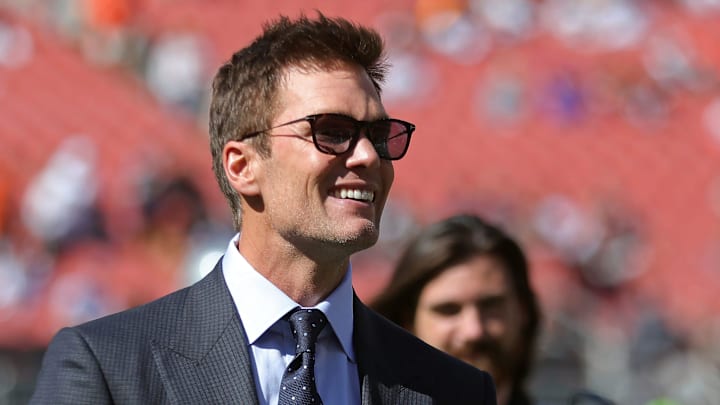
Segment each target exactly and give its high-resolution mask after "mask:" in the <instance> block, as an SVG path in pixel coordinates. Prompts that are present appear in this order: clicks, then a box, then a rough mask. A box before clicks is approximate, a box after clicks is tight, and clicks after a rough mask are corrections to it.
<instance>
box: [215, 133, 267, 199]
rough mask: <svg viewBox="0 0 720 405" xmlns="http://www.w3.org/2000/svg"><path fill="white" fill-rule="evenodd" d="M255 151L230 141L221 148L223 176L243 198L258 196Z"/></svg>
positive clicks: (238, 142) (244, 143) (257, 157)
mask: <svg viewBox="0 0 720 405" xmlns="http://www.w3.org/2000/svg"><path fill="white" fill-rule="evenodd" d="M258 159H260V156H258V154H257V151H256V150H255V148H253V147H252V146H251V145H249V144H248V143H246V142H240V141H230V142H228V143H226V144H225V147H224V148H223V167H224V168H225V176H227V179H228V181H229V182H230V185H231V186H232V188H234V189H235V191H237V192H238V194H240V195H242V196H244V197H253V196H258V195H260V187H259V185H258V181H257V180H258V179H257V173H256V169H257V160H258Z"/></svg>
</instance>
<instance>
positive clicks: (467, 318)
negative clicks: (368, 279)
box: [413, 255, 526, 384]
mask: <svg viewBox="0 0 720 405" xmlns="http://www.w3.org/2000/svg"><path fill="white" fill-rule="evenodd" d="M525 322H526V316H525V314H523V313H522V309H521V306H520V303H519V302H518V299H517V297H516V295H515V293H514V291H512V289H511V285H510V283H509V280H508V279H507V276H506V274H505V269H504V267H503V265H502V263H501V262H500V261H498V260H496V259H495V258H493V257H491V256H487V255H485V256H476V257H474V258H472V259H471V260H469V261H466V262H464V263H461V264H458V265H455V266H453V267H450V268H448V269H446V270H445V271H443V272H442V273H441V274H440V275H439V276H437V277H436V278H434V279H433V280H431V281H430V282H429V283H428V284H427V285H426V286H425V288H424V289H423V290H422V292H421V293H420V297H419V300H418V306H417V310H416V312H415V320H414V325H413V326H414V330H413V332H414V333H415V334H416V335H417V336H418V337H419V338H420V339H422V340H424V341H426V342H427V343H429V344H430V345H432V346H435V347H436V348H438V349H440V350H443V351H445V352H447V353H449V354H451V355H453V356H455V357H457V358H459V359H461V360H463V361H465V362H468V363H470V364H473V365H474V366H476V367H478V368H480V369H483V370H486V371H488V372H489V373H490V374H491V375H492V376H493V378H494V379H495V382H496V383H497V384H501V383H507V382H509V379H511V378H512V375H513V370H514V368H515V367H516V366H517V364H518V356H519V353H522V350H520V349H521V347H522V345H523V337H522V329H523V325H524V324H525Z"/></svg>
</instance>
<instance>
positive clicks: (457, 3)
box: [415, 0, 490, 64]
mask: <svg viewBox="0 0 720 405" xmlns="http://www.w3.org/2000/svg"><path fill="white" fill-rule="evenodd" d="M415 17H416V19H417V24H418V27H419V28H420V32H421V34H422V37H423V38H424V40H425V42H426V43H427V44H428V45H429V46H430V47H431V48H432V49H433V50H435V51H436V52H439V53H441V54H443V55H446V56H448V57H450V58H452V59H453V60H455V61H457V62H460V63H468V64H470V63H476V62H479V61H480V59H482V58H483V57H484V56H485V54H487V52H488V50H489V48H490V42H489V35H488V32H487V30H486V29H485V28H484V27H483V26H482V25H481V21H480V19H479V18H474V17H473V16H472V15H471V14H470V13H469V9H468V5H467V3H466V2H465V1H461V0H417V2H416V3H415Z"/></svg>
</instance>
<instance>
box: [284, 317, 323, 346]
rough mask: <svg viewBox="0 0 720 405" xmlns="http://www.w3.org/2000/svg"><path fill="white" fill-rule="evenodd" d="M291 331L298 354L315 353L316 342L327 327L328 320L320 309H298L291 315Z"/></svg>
mask: <svg viewBox="0 0 720 405" xmlns="http://www.w3.org/2000/svg"><path fill="white" fill-rule="evenodd" d="M289 321H290V329H291V330H292V333H293V336H294V337H295V341H297V350H296V351H297V352H298V353H299V352H304V351H307V352H314V351H315V342H316V341H317V337H318V335H320V331H322V329H323V328H324V327H325V324H326V323H327V318H325V314H323V313H322V311H320V310H319V309H297V310H295V312H293V313H292V314H291V315H290V319H289Z"/></svg>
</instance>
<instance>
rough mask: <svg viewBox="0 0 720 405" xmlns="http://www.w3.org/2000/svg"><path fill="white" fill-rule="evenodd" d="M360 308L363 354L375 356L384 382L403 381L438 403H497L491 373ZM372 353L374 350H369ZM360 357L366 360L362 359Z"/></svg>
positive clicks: (380, 376)
mask: <svg viewBox="0 0 720 405" xmlns="http://www.w3.org/2000/svg"><path fill="white" fill-rule="evenodd" d="M362 307H363V308H362V309H360V310H359V311H356V315H357V316H359V317H360V319H361V323H363V324H364V325H362V326H360V325H358V327H360V328H364V331H362V332H360V335H361V336H362V338H361V339H360V340H363V341H364V342H363V343H361V342H358V345H359V346H360V347H361V348H359V349H358V351H359V352H360V353H359V354H358V355H359V356H372V358H373V359H374V360H373V361H374V362H375V363H376V364H378V367H376V368H375V369H374V370H375V372H376V373H377V376H378V378H379V380H381V382H382V383H383V384H384V385H402V386H404V387H406V388H408V389H411V390H414V391H417V392H421V393H423V394H425V395H428V396H430V397H432V398H433V399H434V400H435V402H436V403H442V404H445V403H452V404H465V403H473V404H495V403H496V402H495V401H496V399H495V387H494V384H493V382H492V378H491V377H490V375H489V374H488V373H487V372H485V371H483V370H480V369H478V368H476V367H474V366H471V365H470V364H467V363H465V362H463V361H460V360H458V359H457V358H455V357H453V356H450V355H448V354H447V353H445V352H442V351H440V350H438V349H436V348H434V347H432V346H430V345H429V344H427V343H425V342H423V341H422V340H420V339H418V338H417V337H416V336H415V335H413V334H412V333H410V332H408V331H407V330H405V329H403V328H401V327H400V326H398V325H396V324H394V323H393V322H391V321H389V320H388V319H386V318H384V317H382V316H381V315H379V314H378V313H376V312H374V311H372V310H371V309H369V308H367V307H365V306H364V305H362ZM369 353H372V354H369ZM359 361H361V362H362V361H363V359H360V360H359Z"/></svg>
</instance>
